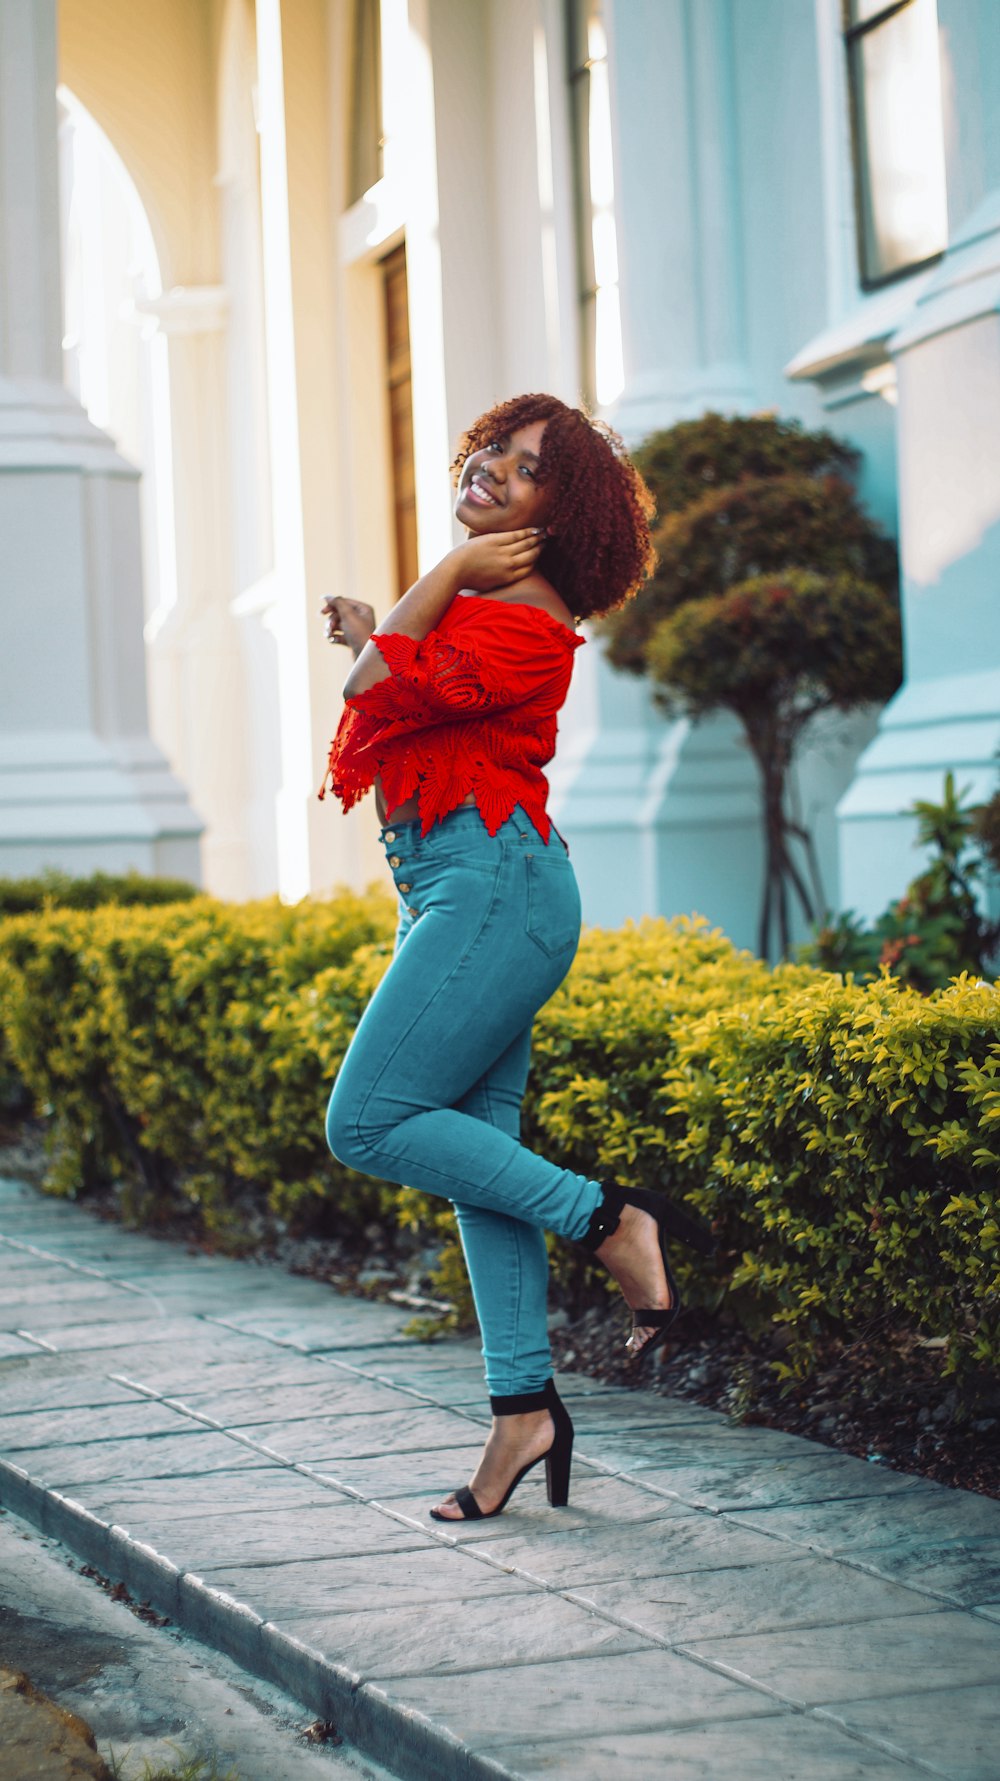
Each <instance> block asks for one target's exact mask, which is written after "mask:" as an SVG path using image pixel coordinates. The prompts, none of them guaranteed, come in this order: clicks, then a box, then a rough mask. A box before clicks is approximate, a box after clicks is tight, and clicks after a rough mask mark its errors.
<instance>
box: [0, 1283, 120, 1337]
mask: <svg viewBox="0 0 1000 1781" xmlns="http://www.w3.org/2000/svg"><path fill="white" fill-rule="evenodd" d="M98 1284H99V1283H98ZM94 1286H95V1282H94V1280H93V1278H92V1277H91V1276H90V1275H88V1274H70V1273H67V1272H66V1271H65V1270H64V1271H63V1274H62V1277H61V1278H60V1279H52V1280H34V1281H28V1280H23V1279H21V1278H19V1279H18V1283H17V1285H16V1286H11V1287H6V1288H5V1289H4V1290H3V1291H0V1327H2V1328H3V1329H8V1330H10V1329H18V1328H20V1327H21V1325H23V1324H25V1323H27V1321H28V1314H29V1312H30V1311H31V1310H38V1311H39V1312H40V1311H41V1310H42V1307H43V1306H46V1305H55V1306H56V1307H59V1306H62V1305H70V1304H75V1303H76V1302H77V1301H79V1300H81V1299H82V1300H88V1299H90V1300H92V1299H93V1297H94ZM100 1303H101V1304H102V1305H103V1306H104V1311H105V1315H107V1288H104V1289H102V1294H101V1298H100Z"/></svg>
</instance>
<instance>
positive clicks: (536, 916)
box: [524, 847, 581, 958]
mask: <svg viewBox="0 0 1000 1781" xmlns="http://www.w3.org/2000/svg"><path fill="white" fill-rule="evenodd" d="M524 865H525V870H526V872H527V875H528V902H527V913H526V917H525V926H526V930H527V934H528V938H529V939H530V940H533V941H534V943H535V945H536V946H538V947H540V948H541V950H542V952H544V953H547V954H548V956H549V957H550V958H556V957H558V955H559V954H560V953H564V952H566V953H568V952H575V951H576V948H577V946H578V944H579V940H580V922H581V907H580V888H579V886H578V884H577V882H576V873H575V872H574V870H573V868H572V866H571V865H570V862H569V855H568V854H567V853H566V852H565V851H564V849H563V848H561V847H560V848H559V850H558V852H557V853H554V854H552V855H551V856H546V857H545V858H541V857H540V855H539V853H538V850H537V849H535V848H532V850H531V852H530V853H527V854H525V856H524Z"/></svg>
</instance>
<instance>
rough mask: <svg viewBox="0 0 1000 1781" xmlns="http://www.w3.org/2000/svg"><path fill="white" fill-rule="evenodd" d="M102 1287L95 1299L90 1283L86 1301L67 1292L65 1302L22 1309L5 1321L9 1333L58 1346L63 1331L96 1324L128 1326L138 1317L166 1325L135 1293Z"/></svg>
mask: <svg viewBox="0 0 1000 1781" xmlns="http://www.w3.org/2000/svg"><path fill="white" fill-rule="evenodd" d="M74 1284H75V1282H74ZM99 1284H100V1287H101V1290H100V1291H99V1292H98V1293H97V1294H96V1295H95V1293H94V1282H93V1281H89V1280H88V1281H87V1282H86V1287H87V1296H86V1297H74V1296H73V1294H72V1292H68V1293H67V1294H66V1295H65V1298H64V1297H62V1296H61V1295H60V1296H57V1297H56V1298H54V1299H47V1300H44V1301H43V1302H42V1303H40V1304H36V1303H33V1302H32V1303H29V1304H25V1305H23V1306H22V1307H21V1309H20V1312H19V1314H18V1315H17V1316H16V1317H15V1316H14V1314H13V1313H11V1314H10V1316H6V1317H3V1320H2V1321H3V1322H4V1324H5V1326H6V1327H7V1328H8V1329H19V1330H26V1331H28V1332H29V1333H30V1334H33V1335H40V1336H44V1337H45V1339H46V1341H47V1342H58V1341H59V1338H60V1334H61V1332H62V1331H63V1330H77V1329H83V1328H84V1327H87V1326H91V1325H95V1324H105V1323H110V1324H114V1323H116V1322H117V1323H129V1322H131V1321H132V1320H133V1319H135V1318H139V1317H142V1318H143V1319H144V1320H146V1319H148V1318H150V1317H152V1318H154V1319H155V1320H156V1321H158V1322H159V1321H165V1320H163V1319H161V1318H160V1317H159V1315H158V1314H157V1313H156V1312H150V1310H149V1308H148V1307H147V1306H146V1305H145V1303H144V1302H143V1301H141V1300H137V1299H136V1296H135V1294H134V1293H125V1292H122V1291H121V1290H120V1288H117V1287H111V1286H105V1285H104V1284H103V1283H99Z"/></svg>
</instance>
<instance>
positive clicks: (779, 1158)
mask: <svg viewBox="0 0 1000 1781" xmlns="http://www.w3.org/2000/svg"><path fill="white" fill-rule="evenodd" d="M392 931H393V908H392V904H391V901H390V899H389V898H388V896H386V895H385V893H384V892H383V891H382V890H381V889H380V888H379V889H376V890H375V891H370V892H369V893H368V894H367V895H366V896H365V897H364V898H358V897H354V896H352V895H350V894H349V893H346V892H345V893H343V894H341V895H339V896H337V897H336V898H334V899H333V900H332V901H331V902H329V903H314V904H311V903H304V904H300V905H299V906H298V907H296V908H294V909H287V908H283V907H281V906H280V905H279V904H277V903H264V904H256V905H249V906H243V907H238V906H230V905H223V904H218V903H214V902H211V901H210V900H209V899H207V898H202V899H198V900H197V901H196V902H194V903H191V904H189V905H178V906H173V907H170V908H165V909H162V910H98V911H96V912H94V913H93V914H89V915H84V914H79V913H76V912H70V911H58V910H57V911H52V912H50V913H47V914H44V915H37V916H26V917H21V918H18V919H16V920H11V921H8V922H6V923H3V924H2V925H0V1014H2V1019H3V1025H4V1028H5V1030H6V1034H7V1039H8V1042H9V1044H10V1047H11V1050H12V1053H13V1055H14V1057H15V1060H16V1062H17V1065H18V1068H19V1069H20V1070H21V1071H22V1073H23V1075H24V1077H25V1079H26V1080H27V1081H28V1082H29V1083H30V1085H31V1087H32V1090H33V1092H34V1094H35V1095H36V1097H37V1099H38V1101H39V1104H40V1105H42V1106H43V1107H44V1108H46V1109H48V1110H49V1111H50V1112H51V1115H52V1120H53V1125H54V1129H55V1135H56V1145H55V1157H56V1161H55V1164H54V1174H53V1182H52V1185H53V1186H54V1187H55V1188H56V1189H57V1190H59V1191H63V1192H73V1193H76V1192H80V1191H83V1190H85V1189H86V1187H87V1186H88V1185H90V1184H93V1183H95V1182H97V1181H101V1180H105V1179H107V1178H108V1176H109V1175H110V1176H113V1177H118V1178H119V1179H121V1180H123V1181H124V1182H127V1183H128V1184H130V1191H131V1193H132V1207H133V1209H134V1210H135V1211H137V1212H138V1213H139V1214H141V1215H143V1216H153V1215H155V1212H156V1209H157V1207H158V1206H159V1205H160V1204H162V1203H163V1202H164V1201H165V1202H166V1203H168V1204H172V1203H176V1201H177V1199H178V1198H181V1199H185V1200H187V1201H188V1202H193V1203H194V1204H195V1205H196V1206H197V1207H198V1208H199V1209H200V1212H201V1215H202V1218H203V1221H204V1223H205V1225H206V1227H207V1228H208V1229H210V1230H213V1231H216V1232H218V1233H222V1234H225V1236H226V1239H227V1241H229V1242H233V1241H234V1233H236V1234H237V1235H238V1233H239V1230H240V1228H241V1224H242V1221H243V1220H244V1219H245V1218H246V1215H247V1212H248V1210H249V1209H252V1208H254V1207H256V1206H260V1205H262V1204H264V1203H266V1204H268V1205H269V1206H270V1207H271V1208H272V1210H273V1211H275V1212H276V1213H278V1214H279V1215H280V1216H283V1217H286V1218H293V1219H295V1220H300V1221H302V1222H303V1223H309V1222H310V1220H312V1219H314V1218H315V1216H316V1214H320V1215H321V1214H322V1209H323V1207H324V1206H326V1205H328V1204H330V1203H332V1204H334V1205H335V1208H336V1216H337V1222H338V1226H339V1227H340V1228H343V1227H344V1225H345V1224H347V1225H349V1224H350V1223H352V1222H354V1223H355V1224H363V1223H365V1222H367V1221H368V1219H369V1218H370V1217H372V1216H373V1215H375V1214H376V1213H378V1214H380V1215H381V1216H382V1217H384V1218H386V1219H389V1220H397V1221H402V1222H407V1221H412V1220H418V1221H420V1222H423V1223H428V1224H431V1225H432V1227H433V1228H436V1229H437V1230H439V1231H440V1232H441V1233H442V1234H443V1235H445V1236H446V1237H447V1238H448V1240H449V1245H450V1246H449V1247H448V1248H447V1250H446V1254H445V1258H444V1263H443V1268H444V1273H443V1274H442V1280H443V1281H444V1282H446V1284H447V1288H448V1294H449V1296H454V1291H455V1281H456V1279H457V1278H458V1274H457V1271H456V1268H455V1265H454V1264H455V1261H456V1251H455V1247H454V1238H453V1236H452V1235H451V1233H452V1231H453V1226H452V1222H451V1214H450V1211H449V1210H448V1209H447V1208H446V1207H445V1206H444V1205H443V1203H442V1202H441V1201H440V1200H435V1199H430V1198H427V1197H425V1196H423V1195H421V1194H418V1193H416V1192H413V1191H411V1190H406V1191H404V1192H402V1193H401V1192H400V1191H399V1189H398V1188H397V1187H395V1186H394V1185H392V1184H385V1183H378V1182H374V1181H372V1180H370V1179H369V1178H367V1177H365V1176H361V1175H358V1174H356V1173H354V1172H352V1171H351V1170H349V1169H346V1168H344V1167H343V1166H342V1165H341V1164H339V1163H336V1162H335V1161H334V1160H333V1159H332V1158H331V1157H330V1156H329V1154H328V1152H327V1149H326V1144H325V1137H324V1132H323V1115H324V1111H325V1106H326V1099H327V1094H328V1091H329V1087H330V1084H331V1082H332V1081H333V1078H334V1076H335V1074H336V1071H337V1068H338V1067H339V1064H340V1061H341V1059H342V1057H343V1055H344V1051H345V1049H346V1047H347V1044H348V1043H349V1041H350V1037H351V1035H352V1033H353V1031H354V1029H355V1027H356V1025H357V1022H358V1019H359V1018H360V1015H361V1013H362V1011H363V1009H364V1008H365V1007H366V1005H367V1003H368V1001H369V999H370V997H371V995H372V993H373V992H374V990H375V988H376V987H377V985H378V982H379V981H380V979H381V977H382V975H383V974H384V972H385V970H386V968H387V966H388V964H389V961H390V958H391V952H392ZM998 1133H1000V994H998V992H997V991H996V990H995V989H994V988H992V987H991V986H986V985H980V984H978V983H976V982H973V981H971V980H970V979H968V978H962V979H959V980H957V981H956V982H955V983H954V984H953V985H951V986H950V987H949V988H948V989H945V990H942V991H938V992H936V993H935V994H933V995H931V996H927V997H924V996H920V995H918V994H917V993H916V992H915V991H913V990H910V989H907V988H905V987H902V986H900V985H899V984H898V982H896V981H894V980H892V979H882V980H880V981H878V982H876V983H873V984H866V985H863V986H859V985H857V984H855V983H853V981H851V980H850V979H844V978H842V977H840V976H838V975H835V974H832V973H824V972H819V971H817V970H815V969H814V968H812V967H811V966H808V965H804V964H799V965H784V966H781V967H779V968H778V969H777V970H773V971H772V970H770V969H769V968H768V967H767V966H766V965H764V964H763V963H761V962H760V961H759V960H758V959H756V958H754V957H753V956H752V955H750V954H749V953H744V952H739V951H737V950H736V949H735V948H734V947H733V946H732V945H730V943H729V942H728V941H727V940H726V939H725V938H724V936H723V935H721V934H720V933H718V932H714V931H712V930H711V929H709V928H708V926H707V924H705V923H704V922H701V921H687V920H677V921H672V922H667V921H664V920H658V919H647V920H644V921H642V922H640V923H639V924H638V925H633V924H632V923H626V924H625V926H624V927H623V928H621V929H620V930H618V931H615V932H608V931H604V930H600V929H589V930H587V931H586V932H585V934H584V936H583V938H582V941H581V945H580V950H579V952H578V954H577V957H576V960H575V962H574V965H573V968H572V970H571V972H570V974H569V977H568V978H567V979H566V981H565V983H564V984H563V985H562V987H561V988H560V990H559V991H558V992H557V994H556V995H555V996H553V998H552V999H551V1001H550V1002H549V1003H548V1004H547V1005H546V1007H545V1008H543V1009H542V1010H541V1012H540V1013H539V1015H538V1017H537V1019H536V1022H535V1028H534V1036H533V1048H532V1068H531V1075H530V1079H529V1083H528V1092H527V1095H526V1098H525V1103H524V1109H523V1116H522V1127H521V1135H522V1138H523V1140H524V1142H525V1143H526V1144H528V1145H529V1146H530V1147H531V1148H533V1149H535V1150H538V1151H540V1152H541V1153H543V1154H545V1155H546V1156H549V1157H551V1158H552V1160H553V1161H555V1162H557V1163H559V1164H560V1165H561V1166H562V1167H565V1168H570V1169H573V1170H576V1171H578V1172H579V1173H581V1174H585V1175H587V1176H590V1177H596V1178H598V1179H600V1178H605V1177H608V1178H613V1179H615V1180H617V1181H619V1182H622V1183H623V1184H626V1185H634V1186H642V1187H646V1188H651V1189H654V1190H655V1189H664V1188H665V1189H666V1190H667V1191H668V1192H671V1193H672V1194H674V1195H675V1196H676V1197H681V1198H685V1199H687V1201H688V1202H689V1203H690V1204H691V1205H692V1206H693V1207H694V1208H695V1209H696V1210H698V1211H700V1212H701V1213H702V1214H703V1215H704V1216H706V1217H708V1218H709V1219H711V1221H712V1222H713V1225H714V1227H715V1229H716V1232H717V1234H718V1236H719V1241H720V1253H719V1256H718V1257H717V1259H716V1260H715V1261H713V1262H705V1261H703V1260H701V1259H696V1258H693V1257H691V1255H690V1252H685V1251H680V1252H679V1254H678V1258H677V1259H678V1263H679V1272H680V1275H681V1281H682V1286H683V1288H684V1290H685V1295H686V1296H687V1297H689V1298H690V1299H692V1300H693V1301H694V1302H697V1303H701V1304H703V1305H707V1306H716V1307H717V1306H719V1305H722V1304H725V1305H726V1306H727V1307H728V1308H729V1309H731V1310H732V1312H733V1313H734V1314H735V1315H736V1316H737V1317H738V1318H739V1319H740V1320H741V1321H742V1322H743V1323H744V1324H745V1325H746V1326H747V1327H748V1328H750V1329H751V1330H753V1329H755V1328H760V1327H763V1326H765V1325H768V1324H770V1323H772V1322H775V1321H777V1322H778V1323H779V1324H781V1325H784V1326H786V1327H787V1329H788V1333H789V1339H790V1344H791V1345H790V1347H789V1349H788V1352H787V1355H786V1361H787V1367H788V1369H789V1370H790V1371H792V1370H796V1371H799V1372H802V1371H804V1370H805V1369H807V1368H808V1365H809V1362H810V1357H811V1355H812V1353H813V1352H814V1349H815V1345H816V1343H817V1340H818V1339H819V1338H820V1337H821V1336H823V1334H824V1333H827V1332H839V1333H841V1334H848V1335H849V1334H850V1333H851V1331H852V1330H853V1329H855V1328H857V1327H858V1325H859V1323H860V1324H864V1325H865V1326H866V1327H868V1328H871V1327H873V1326H874V1327H879V1323H880V1320H882V1321H883V1322H884V1324H885V1325H886V1326H896V1327H903V1328H907V1329H911V1330H918V1331H920V1332H922V1333H923V1334H925V1335H926V1336H930V1337H935V1338H937V1339H939V1340H943V1341H944V1342H945V1344H946V1364H947V1366H948V1368H949V1369H950V1370H951V1371H953V1372H954V1373H956V1374H957V1375H959V1376H962V1375H969V1376H981V1375H982V1374H983V1373H985V1372H993V1371H995V1370H996V1368H997V1364H998V1361H1000V1269H998V1261H997V1253H998V1250H997V1235H998V1217H997V1213H998V1203H1000V1189H998V1179H1000V1176H998V1165H1000V1135H998ZM554 1249H555V1254H556V1260H557V1266H558V1269H559V1271H560V1273H561V1276H562V1278H563V1280H564V1282H565V1283H567V1284H569V1285H572V1284H573V1280H574V1278H577V1279H580V1278H582V1277H583V1270H584V1267H585V1265H586V1263H585V1259H584V1258H583V1255H582V1252H581V1251H579V1250H577V1249H574V1248H572V1247H571V1246H569V1245H563V1244H557V1245H555V1246H554ZM467 1310H468V1306H467V1302H466V1304H465V1306H463V1307H460V1311H467Z"/></svg>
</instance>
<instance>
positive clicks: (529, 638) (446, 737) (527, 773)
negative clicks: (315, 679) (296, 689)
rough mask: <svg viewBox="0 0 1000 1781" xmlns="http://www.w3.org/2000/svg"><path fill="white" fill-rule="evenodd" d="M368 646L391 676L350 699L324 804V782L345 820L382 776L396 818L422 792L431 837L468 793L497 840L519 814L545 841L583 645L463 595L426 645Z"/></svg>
mask: <svg viewBox="0 0 1000 1781" xmlns="http://www.w3.org/2000/svg"><path fill="white" fill-rule="evenodd" d="M372 642H373V643H374V644H375V645H376V647H377V648H378V650H379V653H380V654H381V656H382V658H383V660H384V661H385V662H386V664H387V665H388V667H389V669H390V673H389V676H388V678H387V679H385V680H379V681H377V682H376V684H375V685H374V686H370V687H366V688H365V690H364V692H361V693H352V694H351V695H350V697H349V698H348V699H347V701H346V703H345V706H344V711H343V715H342V717H341V720H340V723H339V725H338V727H337V733H336V735H335V736H334V738H333V741H332V743H331V745H330V758H329V765H328V767H327V770H326V773H325V775H324V778H323V784H322V786H321V788H320V793H319V795H320V797H321V798H322V797H324V796H325V793H326V789H327V782H328V781H329V785H330V789H331V790H332V791H333V793H334V796H335V797H337V798H339V799H340V802H341V803H342V805H343V807H344V810H345V811H347V810H350V808H351V806H352V804H356V803H357V802H358V800H359V798H361V797H363V796H364V794H365V792H366V791H368V790H369V788H370V787H371V786H372V784H373V783H374V781H375V778H376V775H377V776H378V777H379V778H380V779H381V782H382V790H383V793H384V796H385V804H386V809H387V811H389V813H390V816H391V812H392V811H393V810H395V809H396V808H397V807H398V806H399V805H400V804H402V803H403V802H404V800H405V799H407V798H411V797H412V796H413V794H414V792H416V793H417V794H418V804H419V809H420V833H421V835H426V834H428V833H429V832H430V830H431V828H432V827H433V825H434V823H435V822H440V820H441V818H442V817H443V816H445V815H447V813H448V811H450V810H454V809H455V808H456V806H457V805H459V804H461V803H462V801H463V799H464V798H466V797H467V796H468V794H469V793H470V792H472V793H474V795H475V800H476V805H477V808H478V810H479V813H480V815H481V817H482V819H483V821H484V823H485V824H486V827H487V829H488V830H489V832H490V834H491V835H495V834H496V832H497V830H498V828H499V827H500V825H501V823H504V822H506V820H507V818H508V817H509V815H510V813H511V811H512V810H513V809H514V806H515V805H516V804H520V805H521V807H522V809H523V810H524V811H525V813H526V814H527V815H528V816H529V817H530V819H531V821H532V822H533V823H534V825H535V828H536V829H537V830H538V833H539V835H540V836H541V838H542V840H543V841H546V842H547V841H548V838H549V833H550V830H551V827H552V824H551V821H550V818H549V816H548V814H547V812H546V809H545V802H546V798H547V796H548V790H549V786H548V780H547V779H546V777H545V774H544V773H543V772H542V768H543V767H544V766H545V765H546V763H547V762H548V761H550V760H551V759H552V756H553V754H554V753H555V746H556V733H557V724H556V714H557V712H558V711H559V710H560V708H561V706H562V705H563V703H564V701H565V698H566V694H567V692H568V691H569V684H570V680H571V678H572V673H573V658H574V654H575V652H576V650H577V649H578V648H579V646H580V644H581V643H585V642H586V638H585V637H578V636H577V635H576V633H575V632H574V631H571V630H570V629H569V626H568V625H564V624H563V623H562V622H561V621H560V620H559V619H557V618H553V616H552V614H551V613H550V612H546V611H545V609H544V607H541V606H529V605H527V604H525V603H524V602H518V601H514V600H503V599H489V598H488V597H487V596H485V595H483V594H457V595H456V596H455V598H454V600H453V601H452V603H451V605H450V606H449V607H448V608H447V610H446V611H445V612H444V614H443V615H442V617H441V619H440V620H439V622H438V623H437V625H435V627H434V629H433V630H431V631H429V632H428V634H427V636H426V637H424V638H422V639H421V640H420V642H417V641H415V639H414V638H412V637H404V636H403V635H402V634H401V633H399V632H386V633H385V634H384V635H379V634H375V635H373V637H372Z"/></svg>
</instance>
